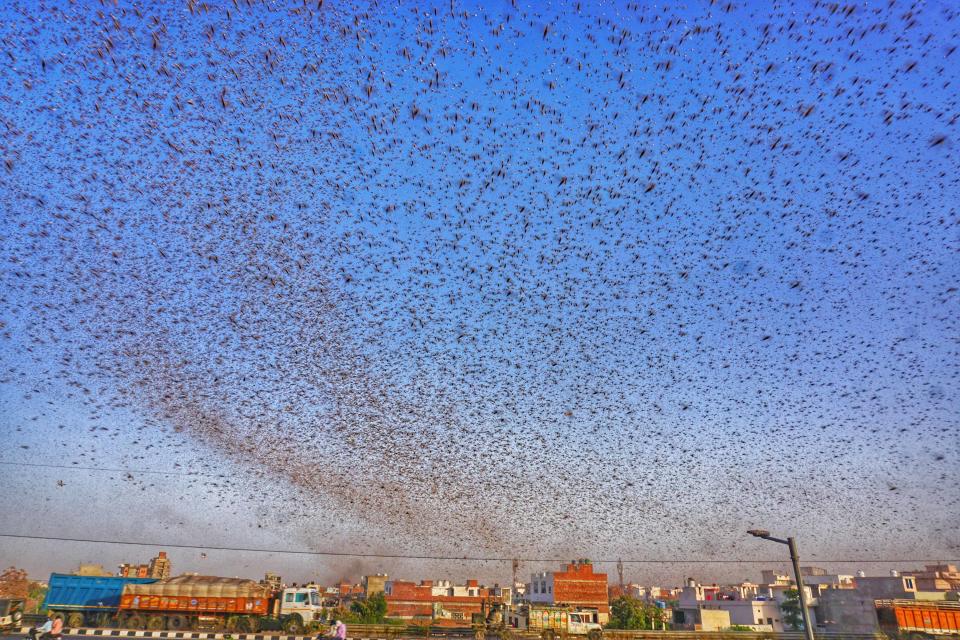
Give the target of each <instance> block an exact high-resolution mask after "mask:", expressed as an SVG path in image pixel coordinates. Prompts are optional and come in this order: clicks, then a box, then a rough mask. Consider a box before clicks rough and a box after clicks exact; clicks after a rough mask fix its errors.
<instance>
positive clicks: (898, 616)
mask: <svg viewBox="0 0 960 640" xmlns="http://www.w3.org/2000/svg"><path fill="white" fill-rule="evenodd" d="M875 604H876V607H877V620H878V621H879V622H880V628H881V629H882V630H883V631H884V632H885V633H886V634H887V635H888V636H890V637H892V638H943V637H950V636H953V637H960V602H948V601H945V600H936V601H923V600H877V601H876V603H875Z"/></svg>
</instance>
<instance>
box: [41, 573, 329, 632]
mask: <svg viewBox="0 0 960 640" xmlns="http://www.w3.org/2000/svg"><path fill="white" fill-rule="evenodd" d="M46 607H47V609H48V610H50V611H52V612H54V614H55V615H57V616H59V617H62V618H64V623H65V625H66V626H67V627H69V628H76V627H84V626H96V627H119V628H126V629H150V630H163V629H169V630H171V631H180V630H186V629H200V628H209V629H218V630H219V629H223V630H227V631H248V632H255V631H258V630H260V629H261V628H264V627H270V628H282V629H284V630H286V631H287V632H288V633H299V632H301V631H303V630H304V629H307V628H308V627H311V626H313V627H316V626H317V625H318V624H319V621H320V620H321V618H322V615H323V612H324V608H323V606H322V603H321V600H320V594H319V592H318V591H317V589H316V588H306V587H299V588H298V587H293V588H289V589H284V590H282V591H278V592H276V591H273V590H272V589H271V588H270V587H268V586H266V585H262V584H259V583H257V582H254V581H253V580H244V579H240V578H219V577H215V576H191V575H184V576H177V577H175V578H168V579H165V580H156V579H152V578H117V577H109V578H100V577H88V576H71V575H64V574H53V575H52V576H50V591H49V592H48V593H47V600H46Z"/></svg>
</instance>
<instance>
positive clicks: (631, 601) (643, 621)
mask: <svg viewBox="0 0 960 640" xmlns="http://www.w3.org/2000/svg"><path fill="white" fill-rule="evenodd" d="M662 622H663V611H661V610H660V609H658V608H657V607H654V606H653V605H650V604H647V603H645V602H642V601H640V600H637V599H636V598H631V597H630V596H620V597H619V598H617V599H616V600H614V601H613V604H612V605H611V606H610V624H608V625H607V627H609V628H610V629H653V628H654V627H655V625H659V624H661V623H662Z"/></svg>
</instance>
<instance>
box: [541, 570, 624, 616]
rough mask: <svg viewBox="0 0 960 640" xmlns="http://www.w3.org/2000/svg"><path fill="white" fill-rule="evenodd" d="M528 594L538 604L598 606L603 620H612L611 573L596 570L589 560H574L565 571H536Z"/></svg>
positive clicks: (595, 607)
mask: <svg viewBox="0 0 960 640" xmlns="http://www.w3.org/2000/svg"><path fill="white" fill-rule="evenodd" d="M526 597H527V600H529V601H530V602H531V603H534V604H546V605H552V606H569V607H580V608H584V609H596V610H597V612H598V614H599V616H598V617H599V621H600V622H601V623H606V622H608V621H609V619H610V598H609V594H608V592H607V574H605V573H594V572H593V564H591V563H590V561H589V560H577V561H575V562H571V563H570V564H567V565H564V567H563V569H562V570H561V571H541V572H540V573H535V574H533V575H532V576H531V579H530V584H529V585H527V593H526Z"/></svg>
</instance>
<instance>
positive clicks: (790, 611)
mask: <svg viewBox="0 0 960 640" xmlns="http://www.w3.org/2000/svg"><path fill="white" fill-rule="evenodd" d="M783 595H784V600H783V601H782V602H781V603H780V611H781V613H783V621H784V622H786V623H787V624H788V625H790V628H791V629H793V630H794V631H799V630H800V629H801V628H802V627H803V612H801V611H800V592H799V591H797V590H796V589H787V590H786V591H784V592H783Z"/></svg>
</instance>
